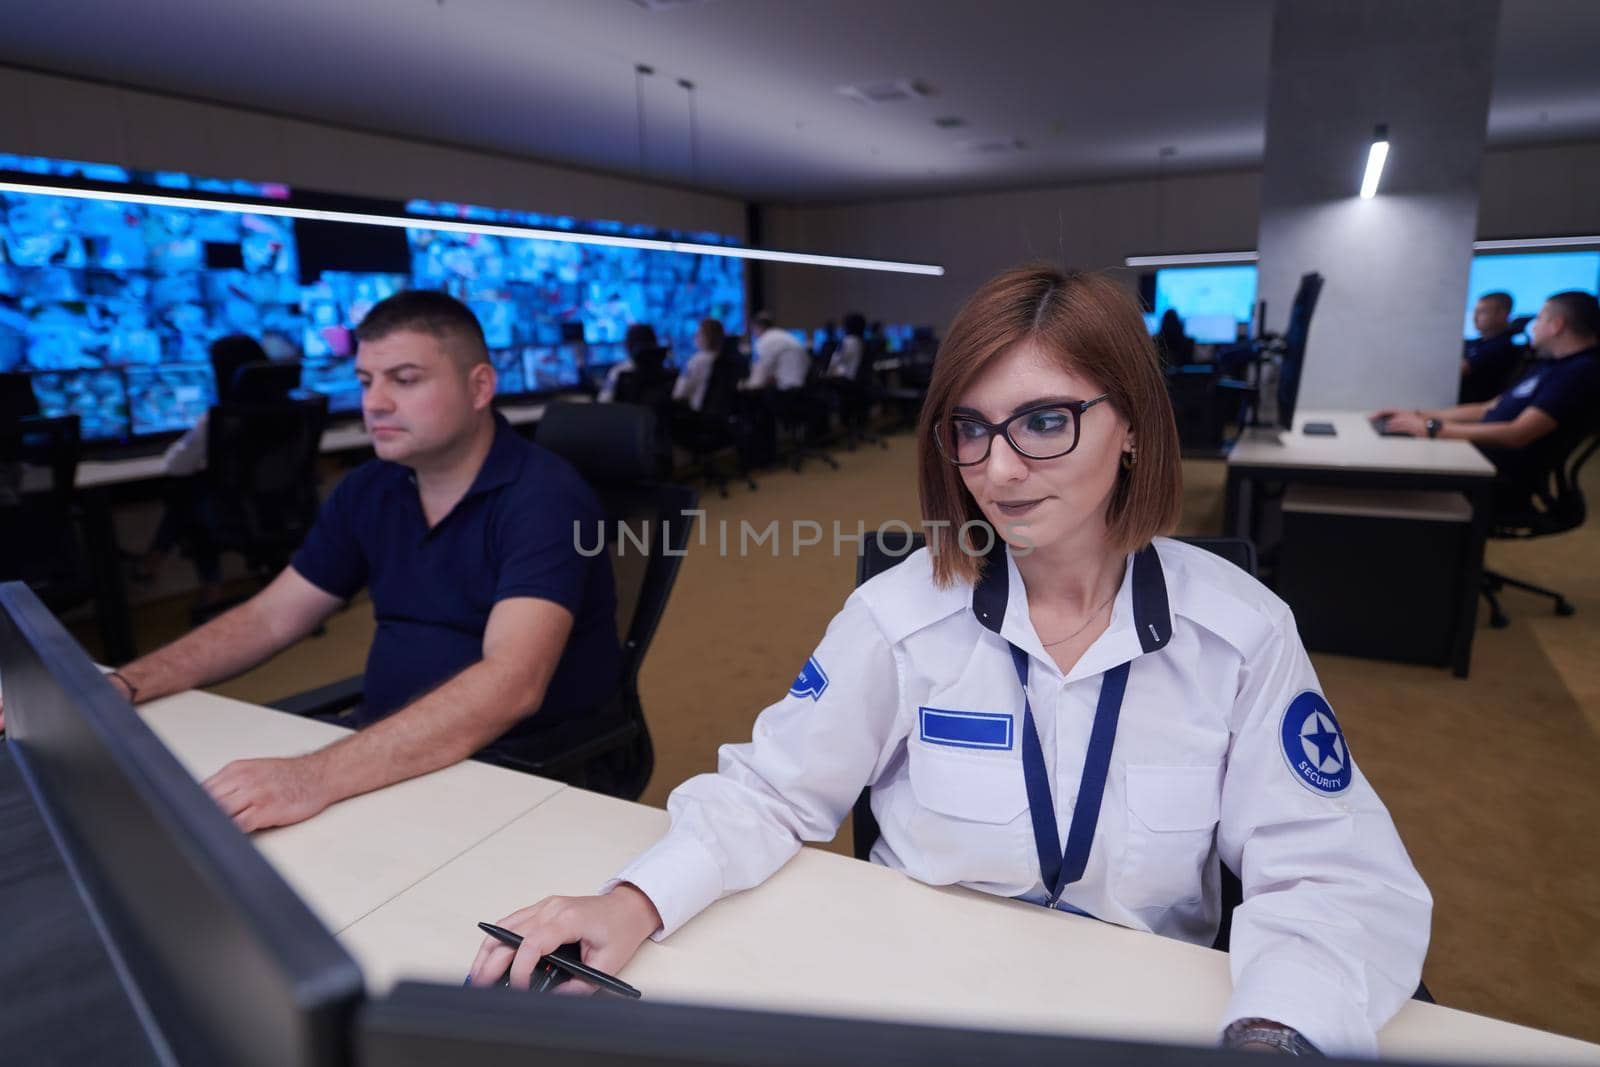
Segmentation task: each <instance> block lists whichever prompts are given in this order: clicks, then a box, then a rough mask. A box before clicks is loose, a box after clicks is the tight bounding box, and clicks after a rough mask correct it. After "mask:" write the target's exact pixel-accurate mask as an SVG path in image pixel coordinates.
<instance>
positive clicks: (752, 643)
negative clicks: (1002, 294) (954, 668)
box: [85, 436, 1600, 1041]
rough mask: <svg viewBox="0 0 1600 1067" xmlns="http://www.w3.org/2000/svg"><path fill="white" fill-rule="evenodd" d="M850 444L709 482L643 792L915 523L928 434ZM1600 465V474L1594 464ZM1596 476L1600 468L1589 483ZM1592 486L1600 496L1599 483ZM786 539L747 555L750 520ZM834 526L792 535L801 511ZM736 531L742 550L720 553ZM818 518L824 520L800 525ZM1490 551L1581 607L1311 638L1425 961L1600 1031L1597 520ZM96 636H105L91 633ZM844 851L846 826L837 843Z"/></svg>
mask: <svg viewBox="0 0 1600 1067" xmlns="http://www.w3.org/2000/svg"><path fill="white" fill-rule="evenodd" d="M889 444H890V447H889V448H887V449H882V450H880V449H877V448H864V449H862V450H861V451H858V452H855V453H843V452H841V453H839V454H838V455H839V459H840V462H841V466H842V469H841V470H839V471H837V472H833V471H829V470H826V469H825V468H823V467H821V466H816V465H808V467H807V469H806V470H805V471H804V472H803V473H801V474H793V473H790V472H787V471H784V472H777V473H768V474H765V475H763V476H761V478H760V483H761V485H760V489H759V490H757V491H755V492H751V491H749V490H747V489H744V488H742V487H738V486H735V487H734V488H733V489H732V490H731V496H730V497H729V498H728V499H726V500H723V499H719V498H718V497H717V496H716V494H715V493H708V495H707V497H706V499H705V500H704V501H703V503H704V506H705V507H706V510H707V513H708V515H707V527H706V530H707V534H708V536H707V538H706V544H705V545H700V544H695V545H693V546H692V547H691V549H690V552H689V554H688V556H687V558H686V559H685V560H684V562H683V568H682V571H681V573H680V575H679V579H678V584H677V587H676V589H675V590H674V593H673V597H672V601H671V603H670V605H669V606H668V609H667V612H666V617H665V618H664V619H663V621H662V624H661V628H660V631H659V632H658V634H657V637H656V640H655V644H654V646H653V647H652V649H651V650H650V654H649V657H648V659H647V660H646V662H645V665H644V670H643V676H642V680H641V688H642V692H643V699H644V704H645V708H646V710H647V713H648V717H649V720H650V725H651V732H652V735H653V737H654V739H655V744H656V752H657V762H656V772H655V777H654V779H653V781H652V782H651V784H650V788H649V790H648V792H647V793H646V794H645V797H644V800H645V801H646V802H648V803H651V804H657V805H659V804H662V803H663V802H664V800H665V798H666V795H667V793H668V792H669V791H670V790H671V789H672V787H673V786H674V785H676V784H677V783H679V782H681V781H682V780H684V779H685V778H687V777H689V776H690V775H693V774H696V773H700V772H702V771H709V770H712V769H714V767H715V762H716V749H717V746H718V745H719V744H721V743H723V742H725V741H739V740H746V739H748V737H749V734H750V725H751V722H752V721H753V720H754V718H755V716H756V714H757V713H758V712H759V711H760V710H761V709H762V708H763V707H764V706H765V705H766V704H767V703H769V702H771V701H772V700H774V699H776V698H778V697H779V696H781V695H782V694H783V693H784V691H785V690H786V689H787V687H788V684H789V682H790V680H791V679H792V678H793V677H794V675H795V673H796V671H797V670H798V668H799V667H800V665H801V664H803V663H804V662H805V659H806V657H807V655H808V654H809V653H810V651H811V649H812V647H813V645H814V644H815V642H816V640H817V639H818V637H819V636H820V635H821V633H822V631H823V628H824V627H825V626H826V625H827V622H828V620H829V618H831V617H832V615H833V613H834V612H835V611H836V610H837V609H838V607H839V605H840V604H841V603H842V602H843V601H844V598H845V597H846V596H847V595H848V593H849V591H850V589H851V586H852V584H853V576H854V559H853V557H854V553H855V546H854V544H853V543H844V544H842V545H840V547H839V552H838V554H837V555H835V553H834V551H833V544H832V530H833V524H834V522H835V521H836V520H837V521H838V522H839V523H840V524H841V527H842V532H843V533H846V534H850V533H854V531H855V524H856V523H857V522H858V521H859V522H862V523H864V524H865V526H866V527H867V528H868V529H871V528H873V527H875V526H876V525H878V524H879V523H882V522H885V521H888V520H891V519H902V520H907V521H914V520H915V518H916V516H917V514H918V511H917V506H916V488H915V483H914V478H913V459H912V448H911V438H910V437H909V436H899V437H894V438H890V439H889ZM1184 471H1185V477H1186V481H1187V487H1186V506H1185V511H1184V520H1183V527H1182V530H1181V532H1183V533H1196V534H1199V533H1215V532H1218V530H1219V529H1220V524H1221V510H1222V504H1221V495H1222V494H1221V489H1222V481H1223V466H1222V464H1221V463H1219V462H1203V461H1189V462H1186V463H1185V465H1184ZM1590 473H1591V474H1594V475H1595V480H1600V472H1593V471H1592V472H1590ZM1590 489H1591V493H1594V492H1600V484H1591V485H1590ZM1591 499H1600V497H1597V496H1594V495H1591ZM773 520H777V522H778V523H779V532H780V537H781V543H780V552H779V554H778V555H777V556H776V557H774V556H773V555H772V549H771V547H770V543H769V544H768V545H766V546H762V547H761V548H759V549H756V550H754V551H753V552H752V554H750V555H748V556H745V557H743V558H740V557H739V554H738V548H739V535H740V529H741V523H748V524H750V527H751V528H752V529H753V530H761V529H762V528H764V527H766V525H767V524H768V523H769V522H772V521H773ZM797 521H799V522H805V521H810V522H814V523H817V524H820V526H821V528H822V537H823V543H822V544H821V545H819V546H816V547H811V548H806V549H803V550H801V551H799V552H798V553H796V552H795V551H794V548H793V542H794V538H793V537H792V534H793V533H794V530H795V528H794V526H793V523H795V522H797ZM724 528H725V529H726V530H727V532H728V542H729V554H728V555H726V556H724V555H723V554H722V553H721V552H720V551H719V546H718V542H719V531H720V530H722V529H724ZM801 532H802V533H809V532H810V529H809V528H802V529H801ZM1489 563H1490V565H1491V566H1493V567H1497V568H1499V569H1502V570H1505V571H1507V572H1510V573H1514V574H1517V575H1519V576H1522V577H1525V578H1529V579H1531V580H1535V581H1541V582H1544V583H1546V584H1553V585H1557V586H1559V587H1560V588H1561V589H1563V590H1564V591H1565V592H1566V593H1567V594H1568V596H1569V597H1570V598H1571V599H1572V600H1573V602H1574V603H1575V604H1576V605H1577V606H1578V614H1577V615H1576V616H1575V617H1571V618H1556V617H1554V616H1553V615H1552V614H1551V612H1550V608H1549V605H1548V603H1547V602H1542V601H1536V600H1534V599H1532V598H1531V597H1527V596H1525V595H1522V594H1517V593H1509V594H1507V597H1506V601H1505V603H1506V607H1507V610H1508V612H1509V613H1510V614H1511V615H1512V616H1513V620H1514V621H1513V623H1512V625H1511V626H1510V628H1508V629H1505V630H1491V629H1489V628H1488V627H1487V625H1480V627H1479V629H1478V635H1477V641H1476V646H1475V652H1474V660H1473V670H1472V677H1471V678H1470V679H1467V680H1459V679H1456V678H1453V677H1451V676H1450V674H1449V673H1448V671H1445V670H1442V669H1435V668H1427V667H1412V666H1402V665H1398V664H1390V663H1381V662H1375V661H1369V660H1356V659H1347V658H1342V657H1337V656H1315V657H1313V658H1314V660H1315V663H1316V667H1317V670H1318V672H1319V674H1320V675H1321V679H1322V682H1323V685H1324V688H1325V689H1326V691H1327V695H1328V697H1329V699H1330V700H1331V701H1332V703H1333V705H1334V707H1335V708H1337V709H1338V712H1339V717H1340V719H1341V721H1342V722H1343V724H1344V726H1345V729H1346V731H1347V732H1348V734H1349V736H1350V739H1351V746H1352V749H1353V751H1354V752H1355V753H1356V756H1357V758H1358V759H1359V760H1360V761H1361V764H1362V767H1363V769H1364V770H1365V772H1366V774H1367V775H1368V777H1369V778H1370V779H1371V780H1372V781H1373V783H1374V784H1375V785H1376V787H1377V789H1378V790H1379V792H1380V793H1381V795H1382V796H1383V798H1384V799H1385V801H1386V802H1387V803H1388V805H1389V807H1390V809H1391V811H1392V812H1393V814H1394V817H1395V821H1396V822H1397V823H1398V825H1399V827H1400V831H1401V834H1402V835H1403V837H1404V839H1405V841H1406V844H1407V846H1408V847H1409V849H1410V851H1411V855H1412V857H1413V858H1414V860H1415V862H1416V864H1417V866H1418V868H1419V869H1420V870H1421V872H1422V874H1423V876H1424V877H1425V878H1426V880H1427V882H1428V884H1429V885H1430V886H1431V887H1432V889H1433V892H1434V896H1435V901H1436V904H1435V912H1434V929H1433V945H1432V949H1431V951H1430V953H1429V957H1428V963H1427V967H1426V972H1425V977H1426V980H1427V982H1428V984H1429V985H1430V987H1431V988H1432V990H1433V992H1434V994H1435V995H1436V996H1437V997H1438V999H1439V1000H1440V1002H1441V1003H1444V1004H1448V1005H1451V1006H1455V1007H1459V1008H1463V1009H1465V1010H1468V1011H1474V1012H1481V1013H1484V1014H1487V1015H1492V1016H1496V1017H1499V1018H1504V1019H1510V1020H1513V1021H1516V1022H1520V1023H1524V1024H1527V1025H1530V1026H1536V1027H1540V1028H1543V1029H1549V1030H1555V1031H1558V1032H1561V1033H1566V1034H1572V1035H1575V1036H1579V1037H1584V1038H1587V1039H1589V1040H1593V1041H1600V1008H1597V1005H1600V836H1597V827H1600V773H1597V772H1600V655H1597V653H1600V528H1597V527H1596V525H1595V524H1593V523H1591V525H1590V526H1588V527H1586V528H1584V529H1581V530H1578V531H1574V532H1572V533H1569V534H1566V535H1564V536H1561V537H1558V538H1549V539H1545V540H1544V541H1539V542H1527V543H1520V544H1514V543H1495V544H1492V545H1491V546H1490V550H1489ZM184 608H185V605H184V604H183V603H182V602H181V601H177V600H167V601H161V602H157V603H154V604H150V605H147V606H144V607H141V608H140V609H138V614H137V617H136V626H137V628H138V633H139V640H140V645H141V647H143V648H150V647H153V645H154V644H156V643H158V642H160V641H163V640H167V639H170V637H171V636H174V635H176V634H177V633H179V632H181V628H182V626H183V625H184ZM371 632H372V620H371V615H370V610H369V609H368V608H367V606H366V605H365V603H364V602H360V603H357V604H356V605H354V606H353V607H352V608H351V609H350V610H348V611H346V612H344V613H343V614H341V615H340V616H339V617H338V618H336V619H335V620H334V622H333V623H332V625H330V627H329V629H328V633H327V635H326V636H324V637H321V638H318V639H313V640H309V641H306V642H304V643H303V644H301V645H300V646H299V647H297V648H295V649H292V650H290V651H289V652H288V653H286V654H284V655H283V656H280V657H279V658H278V659H277V660H275V661H273V662H272V663H269V664H267V665H265V666H263V667H261V668H260V669H258V670H255V671H252V672H250V673H249V674H247V675H245V676H243V677H241V678H238V679H235V680H234V681H232V682H230V683H228V684H226V685H222V686H219V687H218V691H219V692H222V693H225V694H228V695H231V696H236V697H240V698H242V699H247V700H255V701H263V700H269V699H273V698H276V697H279V696H282V695H286V694H288V693H293V692H298V691H300V690H302V689H305V688H308V687H310V686H312V685H317V684H321V683H323V682H326V681H332V680H334V679H336V678H339V677H343V676H345V675H348V674H351V673H355V672H358V671H359V670H360V669H361V667H362V663H363V661H364V658H365V651H366V645H367V642H368V640H369V639H370V635H371ZM85 639H86V642H87V643H90V644H92V640H91V639H90V638H89V637H88V635H87V634H85ZM827 847H831V848H834V849H837V850H840V851H847V850H848V848H849V828H848V826H846V827H845V828H844V829H843V831H841V834H840V836H839V838H838V839H836V840H835V841H834V842H832V844H831V845H829V846H827Z"/></svg>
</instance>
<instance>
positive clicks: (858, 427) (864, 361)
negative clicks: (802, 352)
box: [828, 337, 889, 452]
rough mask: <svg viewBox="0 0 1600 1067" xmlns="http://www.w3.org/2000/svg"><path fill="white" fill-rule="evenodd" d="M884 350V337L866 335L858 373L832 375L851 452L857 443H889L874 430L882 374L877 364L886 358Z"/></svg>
mask: <svg viewBox="0 0 1600 1067" xmlns="http://www.w3.org/2000/svg"><path fill="white" fill-rule="evenodd" d="M883 354H884V345H883V339H882V338H881V337H874V338H872V339H871V340H865V339H863V340H862V345H861V361H860V362H859V363H857V364H856V373H855V375H854V376H853V377H851V378H849V379H842V378H830V379H828V382H829V384H830V385H831V386H832V387H833V390H834V395H835V398H836V399H837V400H838V404H839V421H840V423H841V424H843V426H844V432H845V448H846V449H848V450H849V451H851V452H854V451H855V450H856V445H857V443H866V444H869V445H870V444H875V445H877V446H878V447H879V448H888V447H889V442H887V441H885V440H884V439H883V438H882V437H879V436H878V435H877V434H876V433H873V432H872V405H873V400H874V399H875V394H876V392H877V384H876V383H877V377H878V375H877V370H876V364H877V362H878V360H880V359H882V358H883Z"/></svg>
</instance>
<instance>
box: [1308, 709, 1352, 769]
mask: <svg viewBox="0 0 1600 1067" xmlns="http://www.w3.org/2000/svg"><path fill="white" fill-rule="evenodd" d="M1329 725H1330V724H1329V722H1328V720H1327V718H1326V717H1325V716H1323V715H1322V714H1320V713H1319V712H1312V713H1311V714H1310V715H1309V716H1307V717H1306V722H1305V725H1304V726H1302V727H1301V728H1300V741H1301V743H1302V745H1303V746H1304V747H1305V751H1306V755H1307V756H1310V757H1312V759H1313V761H1314V762H1315V763H1316V766H1317V769H1318V770H1319V771H1324V772H1329V771H1337V770H1338V769H1339V768H1340V767H1343V766H1344V745H1343V743H1342V742H1341V741H1340V738H1339V731H1338V730H1330V729H1329V728H1328V727H1329ZM1313 729H1314V730H1315V731H1316V732H1315V733H1310V732H1308V731H1310V730H1313Z"/></svg>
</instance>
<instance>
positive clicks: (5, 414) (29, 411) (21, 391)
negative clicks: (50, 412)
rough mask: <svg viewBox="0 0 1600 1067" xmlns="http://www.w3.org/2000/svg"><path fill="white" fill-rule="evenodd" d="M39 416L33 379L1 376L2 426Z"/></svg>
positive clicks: (7, 374) (8, 374)
mask: <svg viewBox="0 0 1600 1067" xmlns="http://www.w3.org/2000/svg"><path fill="white" fill-rule="evenodd" d="M38 414H39V398H38V396H37V395H35V393H34V391H33V379H32V378H30V377H29V376H28V375H26V374H14V373H10V372H7V373H5V374H0V426H3V425H5V424H6V423H9V422H14V421H15V420H17V419H26V418H30V417H32V416H35V415H38Z"/></svg>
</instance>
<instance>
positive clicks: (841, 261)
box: [0, 181, 944, 278]
mask: <svg viewBox="0 0 1600 1067" xmlns="http://www.w3.org/2000/svg"><path fill="white" fill-rule="evenodd" d="M0 192H3V193H29V194H34V195H44V196H64V197H71V198H73V199H77V200H107V201H111V202H113V203H118V204H147V205H150V206H152V207H181V208H192V209H195V210H199V211H227V212H232V213H234V214H238V215H271V216H276V217H279V218H290V219H309V220H313V221H317V222H349V223H355V224H358V225H362V226H390V227H395V228H398V229H407V230H433V231H436V232H441V233H476V234H486V235H488V236H491V237H521V238H532V239H535V240H540V241H560V242H563V243H565V244H578V245H601V246H604V247H608V248H640V249H645V250H647V251H655V252H686V253H690V254H693V255H697V256H724V257H726V258H729V259H752V260H760V261H762V262H766V263H790V264H795V265H798V266H809V267H841V268H845V269H847V270H876V271H888V272H891V273H895V274H922V275H927V276H929V277H935V278H937V277H941V276H943V274H944V268H943V267H941V266H939V265H938V264H937V263H902V262H898V261H896V260H890V259H860V258H856V257H853V256H824V255H814V254H812V253H810V252H779V251H776V250H773V249H768V248H737V247H733V246H729V245H712V244H696V243H695V242H692V241H663V240H657V239H653V238H649V237H619V236H612V235H609V234H600V233H572V232H570V231H567V230H542V229H538V228H536V227H532V226H506V225H503V224H497V223H475V222H454V221H451V220H449V219H434V218H428V217H427V216H422V215H377V214H371V213H369V212H364V211H324V210H321V209H318V208H305V207H293V206H291V205H288V204H250V203H243V202H239V201H231V200H205V199H201V198H198V197H188V196H165V195H161V194H157V193H134V192H114V193H113V192H105V191H102V190H98V189H78V188H73V187H71V186H54V185H31V184H26V183H22V182H4V181H0Z"/></svg>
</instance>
